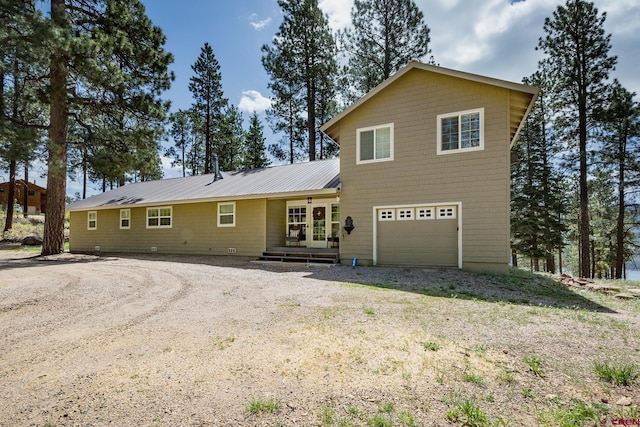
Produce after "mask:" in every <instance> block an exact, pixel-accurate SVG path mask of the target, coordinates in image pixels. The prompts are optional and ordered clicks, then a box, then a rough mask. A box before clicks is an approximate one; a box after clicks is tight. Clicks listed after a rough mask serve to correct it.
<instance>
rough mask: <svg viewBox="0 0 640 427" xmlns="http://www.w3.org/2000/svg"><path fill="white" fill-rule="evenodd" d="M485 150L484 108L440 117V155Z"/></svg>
mask: <svg viewBox="0 0 640 427" xmlns="http://www.w3.org/2000/svg"><path fill="white" fill-rule="evenodd" d="M483 149H484V108H480V109H477V110H468V111H461V112H459V113H451V114H440V115H439V116H438V150H437V151H438V154H447V153H452V152H457V151H474V150H483Z"/></svg>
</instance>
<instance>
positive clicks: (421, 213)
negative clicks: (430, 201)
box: [416, 208, 434, 219]
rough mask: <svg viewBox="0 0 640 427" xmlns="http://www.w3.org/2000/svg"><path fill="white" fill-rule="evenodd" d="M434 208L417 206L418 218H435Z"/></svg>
mask: <svg viewBox="0 0 640 427" xmlns="http://www.w3.org/2000/svg"><path fill="white" fill-rule="evenodd" d="M433 218H434V216H433V208H417V209H416V219H433Z"/></svg>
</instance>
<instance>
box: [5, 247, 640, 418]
mask: <svg viewBox="0 0 640 427" xmlns="http://www.w3.org/2000/svg"><path fill="white" fill-rule="evenodd" d="M9 249H10V248H9V247H7V246H6V245H5V246H4V247H0V341H1V342H2V345H1V346H0V426H47V425H48V426H88V425H94V426H106V425H113V426H125V425H139V426H284V425H286V426H318V425H325V426H332V425H336V426H339V425H341V426H348V425H362V426H366V425H391V424H384V422H385V421H384V420H389V422H393V425H425V426H446V425H462V424H463V422H464V420H465V418H464V417H462V416H461V417H459V418H458V421H457V423H458V424H456V423H454V422H453V421H454V420H455V418H454V417H452V416H451V411H452V410H453V409H454V408H455V405H456V402H460V401H462V400H468V401H470V402H474V404H476V405H477V407H478V408H481V410H482V411H483V413H485V414H486V415H487V419H492V418H493V419H498V418H501V419H503V420H505V421H508V422H509V423H510V424H504V425H512V426H520V425H522V426H532V425H543V419H544V417H545V416H547V417H552V414H553V411H554V410H555V409H557V408H560V407H563V406H566V405H569V402H571V399H573V398H578V399H581V400H584V401H585V402H600V403H602V402H606V403H609V404H610V405H611V408H612V410H619V411H624V410H626V409H625V407H621V408H617V406H616V405H615V402H616V401H618V400H619V398H621V397H626V398H628V399H630V401H631V403H632V406H631V407H634V406H633V405H637V404H638V403H639V401H640V392H639V387H638V385H637V383H636V384H634V385H632V386H628V387H615V386H603V385H602V384H601V383H600V382H599V381H598V379H597V377H595V374H594V373H593V368H592V365H593V361H594V360H598V359H602V358H606V359H616V360H617V359H619V358H622V359H624V360H631V361H633V362H635V363H637V362H638V360H639V358H638V356H639V355H640V344H639V342H640V336H639V334H638V331H640V324H639V323H640V321H639V319H638V318H639V316H638V312H639V311H640V310H638V304H637V303H636V302H617V301H613V302H612V303H611V304H618V305H615V307H614V309H612V308H611V307H609V306H605V305H603V304H602V303H601V302H598V301H596V302H594V301H592V300H591V299H588V298H585V297H584V296H581V295H578V294H575V296H573V297H569V299H567V298H566V297H565V298H564V299H562V300H558V301H556V300H554V299H553V298H552V297H549V296H548V295H546V294H540V295H538V296H535V297H532V296H531V295H527V294H521V293H519V292H518V291H514V290H513V289H502V288H501V286H500V285H495V283H494V282H495V280H494V279H492V278H491V276H477V275H471V274H468V273H464V272H461V271H457V270H433V269H399V268H398V269H394V268H368V267H357V268H355V269H352V268H351V267H345V266H331V267H326V266H322V267H321V266H307V265H292V264H285V265H282V264H259V263H255V262H253V261H252V260H250V259H247V258H240V257H186V256H161V255H154V256H144V255H140V256H101V257H97V256H91V255H72V254H62V255H58V256H52V257H37V256H34V254H33V253H28V252H16V251H14V250H9ZM474 289H476V290H477V289H482V291H480V294H474V291H473V290H474ZM478 295H481V296H482V298H477V296H478ZM607 301H609V300H607ZM624 304H626V305H624ZM532 354H534V355H537V356H539V357H540V358H541V360H543V365H542V366H543V367H544V373H541V372H539V374H541V375H536V373H534V372H532V370H531V369H530V367H529V366H528V365H527V364H526V363H525V362H523V358H524V357H525V356H526V355H532ZM269 403H274V406H275V408H271V410H270V409H269V405H268V404H269ZM252 404H253V406H252ZM627 408H628V407H627ZM448 414H449V415H448ZM612 416H613V415H612ZM478 425H482V424H478ZM487 425H488V424H487ZM549 425H556V424H553V423H552V424H549Z"/></svg>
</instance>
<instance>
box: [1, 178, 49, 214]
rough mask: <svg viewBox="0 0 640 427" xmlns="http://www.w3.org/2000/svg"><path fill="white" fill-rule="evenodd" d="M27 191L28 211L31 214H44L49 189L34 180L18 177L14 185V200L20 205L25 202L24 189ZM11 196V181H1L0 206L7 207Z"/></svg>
mask: <svg viewBox="0 0 640 427" xmlns="http://www.w3.org/2000/svg"><path fill="white" fill-rule="evenodd" d="M25 188H26V191H27V208H28V210H27V212H28V213H29V214H31V215H37V214H43V213H46V212H47V189H46V188H42V187H40V186H39V185H36V184H35V183H33V182H27V185H26V186H25V182H24V180H22V179H16V181H15V187H14V200H15V201H16V203H17V204H18V205H20V206H22V204H23V203H24V191H25ZM8 198H9V182H0V206H2V208H3V209H7V202H8Z"/></svg>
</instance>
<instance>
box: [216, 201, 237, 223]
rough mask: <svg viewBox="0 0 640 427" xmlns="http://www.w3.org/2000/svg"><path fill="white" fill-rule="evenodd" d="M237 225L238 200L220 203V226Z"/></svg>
mask: <svg viewBox="0 0 640 427" xmlns="http://www.w3.org/2000/svg"><path fill="white" fill-rule="evenodd" d="M235 226H236V202H230V203H218V227H235Z"/></svg>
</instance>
